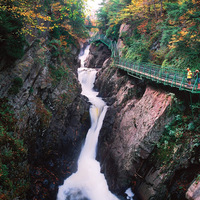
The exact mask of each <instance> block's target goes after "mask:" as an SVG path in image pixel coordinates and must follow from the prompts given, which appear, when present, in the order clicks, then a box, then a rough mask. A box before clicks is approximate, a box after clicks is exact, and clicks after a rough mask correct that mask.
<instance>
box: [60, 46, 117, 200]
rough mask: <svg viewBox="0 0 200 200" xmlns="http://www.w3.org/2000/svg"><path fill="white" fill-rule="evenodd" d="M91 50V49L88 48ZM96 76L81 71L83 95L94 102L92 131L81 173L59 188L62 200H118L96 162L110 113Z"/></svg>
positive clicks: (80, 158) (92, 106)
mask: <svg viewBox="0 0 200 200" xmlns="http://www.w3.org/2000/svg"><path fill="white" fill-rule="evenodd" d="M87 51H88V48H87V49H86V52H87ZM85 56H86V53H85V54H84V55H83V56H81V57H80V59H81V61H82V62H83V60H84V59H85ZM96 73H97V71H96V69H91V68H90V69H89V68H84V67H81V68H79V69H78V76H79V81H80V83H81V85H82V95H85V96H87V97H88V99H89V101H90V103H91V106H90V118H91V127H90V129H89V130H88V133H87V136H86V139H85V144H84V146H83V148H82V151H81V154H80V157H79V160H78V170H77V172H76V173H74V174H72V175H71V176H70V177H69V178H68V179H66V180H65V181H64V184H63V185H62V186H60V187H59V191H58V195H57V199H58V200H66V199H67V200H103V199H104V200H117V199H118V198H117V197H116V196H115V195H113V194H112V193H111V192H110V191H109V189H108V185H107V182H106V180H105V177H104V175H103V174H102V173H100V163H99V162H98V161H96V160H95V157H96V146H97V141H98V136H99V132H100V129H101V127H102V123H103V119H104V117H105V114H106V111H107V106H106V103H105V102H104V101H103V100H102V99H101V98H100V97H97V94H98V92H95V91H94V90H93V83H94V81H95V76H96Z"/></svg>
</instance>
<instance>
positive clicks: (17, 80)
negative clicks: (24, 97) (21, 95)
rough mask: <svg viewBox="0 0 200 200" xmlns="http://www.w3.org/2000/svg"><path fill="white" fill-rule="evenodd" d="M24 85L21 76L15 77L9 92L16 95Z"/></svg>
mask: <svg viewBox="0 0 200 200" xmlns="http://www.w3.org/2000/svg"><path fill="white" fill-rule="evenodd" d="M22 86H23V80H22V79H21V78H20V77H16V78H14V79H13V83H12V87H11V88H10V89H9V90H8V94H11V95H16V94H17V93H18V92H19V90H20V88H21V87H22Z"/></svg>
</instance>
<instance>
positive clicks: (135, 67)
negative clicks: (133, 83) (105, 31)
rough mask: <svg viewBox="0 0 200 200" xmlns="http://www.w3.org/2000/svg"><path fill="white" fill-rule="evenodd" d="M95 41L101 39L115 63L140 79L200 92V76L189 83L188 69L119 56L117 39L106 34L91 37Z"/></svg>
mask: <svg viewBox="0 0 200 200" xmlns="http://www.w3.org/2000/svg"><path fill="white" fill-rule="evenodd" d="M95 41H101V42H102V43H104V44H105V45H107V46H108V48H109V49H110V50H111V52H112V57H113V58H114V65H115V66H116V67H118V68H119V69H122V70H124V71H126V72H127V73H128V75H130V76H133V77H135V78H139V79H142V78H146V79H149V80H151V81H154V82H157V83H161V84H164V85H169V86H170V87H175V88H178V89H179V90H185V91H188V92H191V93H196V94H200V87H199V88H198V78H196V79H193V80H192V82H191V84H188V82H187V78H186V76H187V72H186V71H183V70H178V69H173V68H167V67H161V66H157V65H154V64H151V63H140V64H136V63H133V62H130V61H128V60H125V59H123V58H120V57H119V53H118V49H117V45H116V42H115V41H114V42H113V41H112V40H110V39H108V38H107V37H106V36H104V35H95V36H94V37H92V38H91V39H90V42H95Z"/></svg>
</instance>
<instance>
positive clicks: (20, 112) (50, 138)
mask: <svg viewBox="0 0 200 200" xmlns="http://www.w3.org/2000/svg"><path fill="white" fill-rule="evenodd" d="M77 46H78V45H77ZM77 46H74V47H71V52H70V53H69V55H67V57H65V56H59V57H55V56H52V52H51V49H50V48H49V46H48V45H47V41H45V39H44V38H40V39H39V40H37V41H35V42H34V43H33V44H32V46H31V47H30V48H29V50H28V51H27V52H26V54H25V55H24V57H23V59H21V60H19V61H18V62H17V63H16V64H15V65H13V66H12V68H9V69H5V70H3V71H1V75H0V96H1V98H3V97H8V99H9V102H10V104H12V105H13V108H14V112H15V116H16V118H17V124H18V129H19V133H20V135H21V137H22V138H24V141H25V143H26V145H27V147H28V158H29V164H30V177H31V191H30V192H29V194H28V199H56V193H57V186H58V184H61V183H62V181H63V180H64V179H65V178H66V177H67V176H69V175H70V174H71V173H72V172H74V171H75V170H76V162H75V161H76V160H77V158H78V155H79V152H80V148H81V145H82V141H83V139H84V137H85V134H86V133H87V129H88V127H89V124H90V122H89V113H88V108H89V104H88V103H87V99H86V98H84V97H83V96H81V95H80V92H81V87H80V85H79V82H78V80H77V72H76V70H77V67H78V66H79V60H78V54H79V48H77Z"/></svg>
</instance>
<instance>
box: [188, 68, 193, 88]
mask: <svg viewBox="0 0 200 200" xmlns="http://www.w3.org/2000/svg"><path fill="white" fill-rule="evenodd" d="M187 71H188V72H187V82H188V85H191V79H192V72H191V70H190V68H187Z"/></svg>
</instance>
